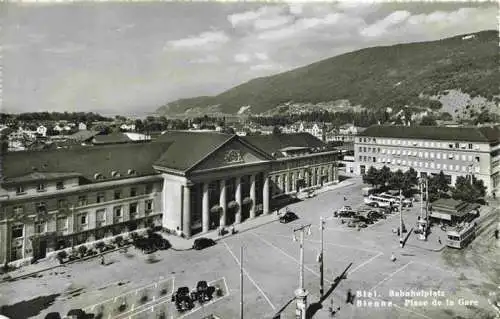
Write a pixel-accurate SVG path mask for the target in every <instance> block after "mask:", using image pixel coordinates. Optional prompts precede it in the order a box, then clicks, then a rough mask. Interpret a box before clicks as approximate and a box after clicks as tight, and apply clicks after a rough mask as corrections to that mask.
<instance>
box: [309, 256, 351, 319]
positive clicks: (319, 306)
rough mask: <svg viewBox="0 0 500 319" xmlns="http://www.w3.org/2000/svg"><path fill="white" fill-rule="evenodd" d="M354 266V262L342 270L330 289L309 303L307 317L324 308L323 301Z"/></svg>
mask: <svg viewBox="0 0 500 319" xmlns="http://www.w3.org/2000/svg"><path fill="white" fill-rule="evenodd" d="M351 266H352V263H350V264H349V265H348V266H347V267H346V269H345V270H344V271H343V272H342V274H341V275H340V276H338V277H336V278H335V279H334V281H333V284H332V285H331V286H330V289H328V290H327V291H326V292H325V294H324V295H323V296H322V297H321V298H320V299H319V300H318V301H317V302H315V303H312V304H310V305H309V307H307V310H306V318H307V319H311V318H312V317H313V316H314V315H315V314H316V312H318V310H320V309H322V308H323V305H322V303H323V301H325V300H326V299H327V298H328V297H329V296H330V295H331V293H332V292H333V291H334V290H335V288H337V286H338V285H339V284H340V282H341V281H342V279H344V278H345V275H346V274H347V271H348V270H349V268H351Z"/></svg>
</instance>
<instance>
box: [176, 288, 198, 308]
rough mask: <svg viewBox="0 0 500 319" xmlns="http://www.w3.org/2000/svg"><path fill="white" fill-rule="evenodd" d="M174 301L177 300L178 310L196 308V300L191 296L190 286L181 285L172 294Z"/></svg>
mask: <svg viewBox="0 0 500 319" xmlns="http://www.w3.org/2000/svg"><path fill="white" fill-rule="evenodd" d="M172 302H175V308H176V309H177V311H180V312H184V311H189V310H191V309H193V308H194V302H193V300H192V299H191V297H190V296H189V288H188V287H179V288H178V289H177V292H176V293H175V294H174V295H173V296H172Z"/></svg>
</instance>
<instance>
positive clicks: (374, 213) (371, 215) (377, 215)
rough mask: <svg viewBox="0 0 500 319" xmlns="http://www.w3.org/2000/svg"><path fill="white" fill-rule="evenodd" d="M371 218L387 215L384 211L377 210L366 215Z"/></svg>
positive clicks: (382, 217)
mask: <svg viewBox="0 0 500 319" xmlns="http://www.w3.org/2000/svg"><path fill="white" fill-rule="evenodd" d="M366 217H368V218H369V219H386V217H385V215H384V214H383V213H380V212H377V211H370V212H368V214H367V215H366Z"/></svg>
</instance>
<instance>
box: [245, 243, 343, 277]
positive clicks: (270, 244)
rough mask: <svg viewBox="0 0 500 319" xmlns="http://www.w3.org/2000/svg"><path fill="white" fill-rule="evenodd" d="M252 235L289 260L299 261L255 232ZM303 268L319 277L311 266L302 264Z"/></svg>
mask: <svg viewBox="0 0 500 319" xmlns="http://www.w3.org/2000/svg"><path fill="white" fill-rule="evenodd" d="M252 235H254V236H255V237H257V238H258V239H260V240H262V241H263V242H264V243H266V244H268V245H269V246H271V247H273V248H274V249H277V250H278V251H280V252H281V253H282V254H283V255H285V256H287V257H288V258H290V259H291V260H293V261H295V263H297V264H299V263H300V261H299V260H297V259H296V258H294V257H293V256H291V255H289V254H288V253H287V252H285V251H284V250H283V249H281V248H279V247H277V246H275V245H274V244H273V243H271V242H269V241H268V240H266V239H263V238H261V237H259V236H257V235H256V234H252ZM304 269H306V270H308V271H309V272H311V273H312V274H313V275H315V276H316V277H319V274H318V273H317V272H316V271H314V270H312V269H311V268H309V267H307V265H304ZM324 279H325V281H326V282H328V283H330V284H331V283H333V282H332V281H330V280H328V279H326V278H324Z"/></svg>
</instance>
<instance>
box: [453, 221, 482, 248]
mask: <svg viewBox="0 0 500 319" xmlns="http://www.w3.org/2000/svg"><path fill="white" fill-rule="evenodd" d="M476 229H477V224H476V223H475V222H474V223H466V224H465V225H463V226H456V227H454V228H451V229H448V230H447V231H446V246H448V247H452V248H458V249H462V248H464V247H466V246H467V245H468V244H469V243H470V242H471V241H472V240H473V239H474V237H476Z"/></svg>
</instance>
